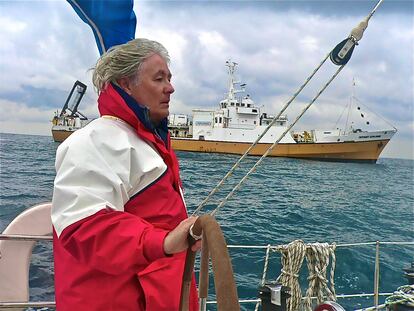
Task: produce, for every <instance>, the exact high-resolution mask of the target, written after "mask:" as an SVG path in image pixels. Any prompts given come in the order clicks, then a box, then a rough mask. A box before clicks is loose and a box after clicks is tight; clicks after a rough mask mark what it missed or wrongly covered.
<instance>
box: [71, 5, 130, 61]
mask: <svg viewBox="0 0 414 311" xmlns="http://www.w3.org/2000/svg"><path fill="white" fill-rule="evenodd" d="M67 1H68V2H69V3H70V5H71V6H72V7H73V9H74V10H75V11H76V13H77V14H78V15H79V17H80V18H81V19H82V20H83V21H84V22H85V23H87V24H88V25H89V26H90V27H91V28H92V31H93V34H94V35H95V40H96V44H97V45H98V49H99V53H100V54H101V55H102V54H103V53H104V52H106V51H107V50H108V49H109V48H110V47H112V46H114V45H118V44H123V43H126V42H128V41H129V40H131V39H134V38H135V28H136V24H137V18H136V16H135V13H134V11H133V6H134V1H133V0H67Z"/></svg>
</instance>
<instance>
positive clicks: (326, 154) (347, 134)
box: [169, 61, 397, 163]
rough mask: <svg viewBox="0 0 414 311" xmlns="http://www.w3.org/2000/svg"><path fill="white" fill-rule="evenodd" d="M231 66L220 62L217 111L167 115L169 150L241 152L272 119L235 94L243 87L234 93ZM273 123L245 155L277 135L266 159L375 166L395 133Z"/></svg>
mask: <svg viewBox="0 0 414 311" xmlns="http://www.w3.org/2000/svg"><path fill="white" fill-rule="evenodd" d="M236 65H237V63H235V62H231V61H227V62H226V66H227V67H228V74H229V89H228V93H227V97H226V98H225V99H224V100H222V101H220V103H219V107H218V108H217V109H194V110H193V115H192V118H191V117H189V116H186V115H179V114H177V115H170V117H169V129H170V133H171V137H172V147H173V148H174V149H175V150H179V151H195V152H216V153H229V154H244V153H245V152H246V150H247V149H248V148H249V147H250V146H251V145H252V143H254V142H255V141H256V140H257V139H258V137H260V136H261V134H262V133H263V132H264V131H265V130H266V128H267V127H268V126H269V124H270V123H272V122H273V119H274V116H271V115H268V114H267V113H265V112H263V111H262V108H261V107H259V106H257V105H256V104H255V103H254V101H253V100H252V99H251V98H250V96H249V95H246V96H244V97H242V96H236V94H238V93H243V92H244V91H245V87H246V84H240V85H239V87H240V89H236V85H237V84H239V82H236V80H235V77H234V72H235V68H236ZM275 121H276V122H273V124H272V126H271V127H270V128H269V130H268V132H267V133H266V134H265V135H264V136H263V137H262V138H261V139H260V141H259V142H258V143H257V144H256V145H255V146H254V147H253V148H252V149H251V151H250V152H249V154H250V155H255V156H262V155H263V154H264V153H265V152H266V151H267V150H268V149H269V147H271V146H272V144H273V143H274V142H275V141H277V140H278V139H279V138H280V137H282V138H281V139H280V143H279V144H278V145H277V146H276V148H274V149H273V150H271V152H270V153H269V154H268V155H269V156H276V157H290V158H306V159H314V160H327V161H355V162H370V163H375V162H376V161H377V159H378V157H379V156H380V154H381V152H382V151H383V150H384V148H385V146H386V145H387V143H388V142H389V141H390V139H391V138H392V136H393V135H394V134H395V133H396V132H397V129H396V128H395V127H391V128H389V129H384V130H378V131H365V130H361V129H359V128H353V127H352V126H350V127H349V128H345V129H344V130H342V129H339V128H337V129H333V130H332V129H328V130H316V129H311V130H307V131H301V132H294V131H291V132H289V124H288V118H287V116H286V115H281V116H280V117H279V118H278V119H277V120H275ZM368 123H369V122H368Z"/></svg>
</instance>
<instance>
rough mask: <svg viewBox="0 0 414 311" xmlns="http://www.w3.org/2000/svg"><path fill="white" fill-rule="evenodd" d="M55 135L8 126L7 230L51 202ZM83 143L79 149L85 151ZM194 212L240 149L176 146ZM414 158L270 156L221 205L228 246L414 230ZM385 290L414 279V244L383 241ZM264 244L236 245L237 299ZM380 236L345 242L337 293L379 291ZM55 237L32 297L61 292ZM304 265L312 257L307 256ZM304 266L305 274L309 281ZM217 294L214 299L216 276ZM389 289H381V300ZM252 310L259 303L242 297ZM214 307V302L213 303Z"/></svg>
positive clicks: (1, 152) (3, 146) (4, 173)
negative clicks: (407, 270) (372, 160)
mask: <svg viewBox="0 0 414 311" xmlns="http://www.w3.org/2000/svg"><path fill="white" fill-rule="evenodd" d="M57 147H58V144H57V143H55V142H53V140H52V138H51V137H46V136H31V135H30V136H29V135H15V134H4V133H2V134H0V231H2V230H4V228H5V227H6V226H7V224H8V223H9V222H10V221H11V220H12V219H13V218H14V217H16V216H17V215H18V214H19V213H20V212H22V211H23V210H24V209H25V208H27V207H30V206H32V205H35V204H38V203H42V202H48V201H51V198H52V191H53V179H54V176H55V171H54V158H55V152H56V148H57ZM79 152H81V150H80V151H79ZM177 156H178V158H179V162H180V167H181V177H182V181H183V185H184V190H185V198H186V203H187V206H188V209H189V211H190V212H191V211H192V210H194V209H195V208H196V207H197V205H198V204H199V203H200V202H201V201H202V200H203V199H204V198H205V197H206V196H207V195H208V193H209V192H210V191H211V190H212V189H213V187H215V186H216V185H217V183H218V182H219V181H220V180H221V179H222V177H223V176H224V175H225V173H226V172H227V171H228V170H229V169H230V168H231V167H232V165H233V164H234V163H235V161H237V159H238V156H235V155H220V154H204V153H186V152H177ZM257 160H258V158H257V157H248V158H247V159H246V160H245V161H244V162H242V165H241V167H240V168H239V169H237V170H236V172H235V173H234V174H233V176H232V177H231V178H230V179H229V180H228V182H227V183H226V184H225V186H224V187H223V189H222V190H221V191H219V192H218V193H217V194H216V195H215V196H213V198H212V201H211V202H210V203H209V204H208V205H207V206H206V208H205V210H203V211H211V210H213V209H214V208H215V207H216V206H217V204H218V203H220V202H221V200H222V199H223V198H224V197H225V196H226V195H227V194H228V193H229V191H230V190H231V189H232V188H233V187H234V185H235V184H236V183H237V182H238V181H239V180H240V178H241V177H243V176H244V174H245V173H246V172H247V171H248V170H249V168H250V167H251V166H252V165H253V164H254V162H255V161H257ZM413 179H414V161H412V160H401V159H388V158H381V159H379V161H378V162H377V164H361V163H334V162H319V161H308V160H299V159H288V158H267V159H265V160H264V162H263V163H262V164H261V165H260V166H259V167H258V169H257V170H256V172H255V173H253V174H252V175H250V177H249V178H248V179H247V180H246V182H245V183H244V184H243V186H242V187H241V188H240V190H239V191H237V192H236V193H235V195H234V197H232V198H231V199H230V200H229V201H228V202H227V203H226V204H225V205H224V206H223V207H222V209H221V210H220V211H219V212H218V214H217V220H218V222H219V223H220V225H221V228H222V230H223V232H224V235H225V238H226V240H227V244H229V245H259V246H265V245H267V244H272V245H278V244H287V243H289V242H291V241H293V240H296V239H301V240H303V241H304V242H305V243H314V242H327V243H334V242H335V243H337V244H344V243H359V242H375V241H377V240H379V241H382V242H389V241H398V242H403V241H405V242H412V241H413V240H414V239H413V238H414V230H413V229H414V228H413V226H414V211H413V207H414V182H413ZM380 251H381V252H380V272H381V278H380V291H381V292H392V291H394V290H395V289H396V288H397V287H398V286H400V285H403V284H407V280H406V279H405V278H404V277H403V273H402V269H403V268H404V267H407V266H409V264H410V263H411V262H412V261H413V260H414V247H413V246H402V245H382V244H381V246H380ZM264 255H265V250H264V249H230V256H231V258H232V263H233V268H234V273H235V279H236V283H237V287H238V294H239V298H241V299H256V298H257V288H258V286H259V285H260V282H261V278H262V273H263V264H264ZM374 261H375V245H374V246H372V245H370V246H358V247H352V248H347V247H338V248H337V250H336V270H335V287H336V292H337V294H354V293H372V292H373V288H374V283H373V280H374ZM52 262H53V257H52V253H51V243H50V242H41V243H38V244H37V246H36V247H35V249H34V256H33V260H32V264H31V268H30V287H31V291H30V295H31V300H34V301H39V300H48V301H52V300H54V296H53V277H52V275H53V263H52ZM303 266H306V263H305V262H304V264H303ZM280 268H281V265H280V255H279V254H278V253H271V256H270V262H269V268H268V271H267V279H268V280H275V279H276V278H277V276H278V275H279V274H280ZM306 273H307V271H306V269H302V275H301V277H300V282H301V287H302V293H303V294H304V293H305V291H306V287H307V280H306V277H307V275H306ZM210 284H211V286H210V288H211V289H210V291H209V299H210V300H214V299H215V295H214V287H213V282H212V281H211V282H210ZM383 300H384V298H380V302H381V301H383ZM338 302H339V303H340V304H341V305H343V306H344V307H345V309H346V310H354V309H358V308H361V307H368V306H372V305H373V298H372V297H370V298H352V299H351V298H347V299H340V300H338ZM241 306H242V310H254V306H255V305H254V304H251V303H250V304H249V303H247V304H242V305H241ZM208 309H209V310H216V308H215V306H213V305H210V304H209V305H208Z"/></svg>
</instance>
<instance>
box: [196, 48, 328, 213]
mask: <svg viewBox="0 0 414 311" xmlns="http://www.w3.org/2000/svg"><path fill="white" fill-rule="evenodd" d="M328 57H329V54H328V55H326V56H325V58H324V59H323V60H322V61H321V62H320V64H319V65H318V66H317V67H316V68H315V69H314V71H313V72H312V73H311V75H310V76H309V77H307V78H306V80H305V82H304V83H303V84H302V85H301V86H300V87H299V89H298V90H297V91H296V92H295V94H293V96H292V97H291V98H290V99H289V100H288V101H287V102H286V104H285V105H284V106H283V108H282V110H280V112H279V113H278V115H277V116H275V117H274V118H273V120H272V122H270V123H269V124H268V126H267V127H266V128H265V129H264V131H263V133H262V134H260V136H259V137H257V139H256V140H255V142H254V143H253V144H252V145H251V146H250V147H249V148H248V149H247V150H246V151H245V153H244V154H243V155H242V156H241V157H240V159H239V160H237V162H236V163H235V164H234V165H233V167H232V168H231V169H230V170H229V171H228V172H227V174H226V175H225V176H224V177H223V179H222V180H221V181H220V182H219V183H218V184H217V186H215V187H214V188H213V190H211V192H210V193H209V194H208V195H207V197H206V198H205V199H204V200H203V201H202V202H201V203H200V204H199V205H198V207H197V208H196V209H195V211H194V212H193V214H192V216H194V215H196V214H197V213H198V212H200V211H201V209H202V208H203V207H204V206H205V205H206V204H207V202H208V201H209V200H210V199H211V197H212V196H213V195H214V194H215V193H216V192H217V191H218V190H219V189H220V188H221V186H222V185H223V184H224V182H225V181H226V180H227V179H228V178H229V177H230V176H231V175H232V174H233V172H234V171H235V169H236V168H237V167H239V166H240V163H241V162H242V161H243V160H244V158H245V157H246V156H247V155H248V154H249V152H250V151H251V150H252V149H253V148H254V146H256V145H257V144H258V143H259V141H260V140H261V139H262V138H263V136H265V134H266V133H267V132H268V131H269V129H270V128H271V127H272V126H273V125H274V124H275V123H276V121H277V120H278V119H279V117H280V116H281V115H282V113H283V112H285V110H286V109H287V108H288V107H289V105H290V104H291V103H292V102H293V101H294V100H295V98H296V97H297V96H298V95H299V93H300V92H302V90H303V88H304V87H305V86H306V85H307V84H308V83H309V81H310V80H311V79H312V78H313V76H314V75H315V74H316V72H317V71H318V70H319V69H320V68H321V67H322V65H323V64H324V63H325V61H326V60H327V59H328ZM284 136H285V135H282V136H281V138H280V139H282V138H283V137H284ZM272 149H273V148H272Z"/></svg>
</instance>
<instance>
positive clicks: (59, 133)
mask: <svg viewBox="0 0 414 311" xmlns="http://www.w3.org/2000/svg"><path fill="white" fill-rule="evenodd" d="M86 88H87V87H86V85H85V84H83V83H82V82H80V81H76V82H75V84H74V85H73V87H72V90H71V91H70V93H69V96H68V98H67V99H66V102H65V105H64V106H63V108H62V111H61V112H60V114H59V113H58V111H57V112H56V113H55V116H54V117H53V119H52V124H53V125H52V136H53V140H54V141H56V142H62V141H64V140H65V139H66V138H68V137H69V135H70V134H72V133H73V132H75V131H76V130H78V129H80V128H82V127H84V126H85V125H86V124H88V123H89V122H90V121H91V120H88V118H87V117H86V116H84V115H83V114H82V113H81V112H80V111H78V106H79V103H80V101H81V99H82V97H83V95H84V94H85V92H86Z"/></svg>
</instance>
